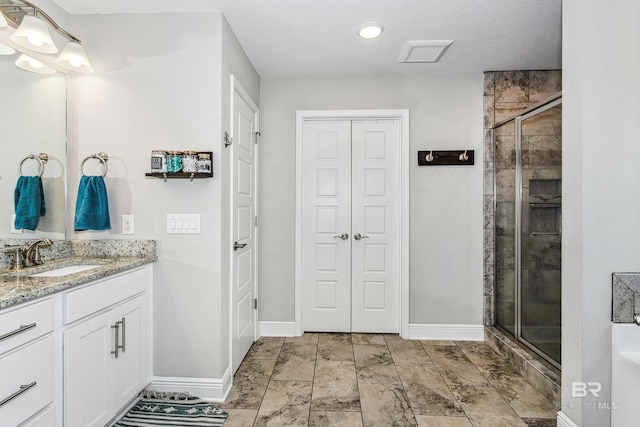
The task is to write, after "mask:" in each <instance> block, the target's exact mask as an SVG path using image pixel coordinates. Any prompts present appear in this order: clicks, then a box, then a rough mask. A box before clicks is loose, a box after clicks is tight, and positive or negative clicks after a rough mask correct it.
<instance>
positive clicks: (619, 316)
mask: <svg viewBox="0 0 640 427" xmlns="http://www.w3.org/2000/svg"><path fill="white" fill-rule="evenodd" d="M612 287H613V289H612V295H613V298H612V307H611V321H612V322H614V323H633V322H634V318H633V317H634V315H635V314H640V273H613V275H612Z"/></svg>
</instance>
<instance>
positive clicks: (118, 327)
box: [111, 322, 120, 359]
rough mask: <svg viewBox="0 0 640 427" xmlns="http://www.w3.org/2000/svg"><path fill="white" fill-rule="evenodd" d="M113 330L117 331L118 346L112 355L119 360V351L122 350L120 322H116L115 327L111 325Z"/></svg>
mask: <svg viewBox="0 0 640 427" xmlns="http://www.w3.org/2000/svg"><path fill="white" fill-rule="evenodd" d="M111 329H115V330H116V333H115V337H116V338H115V340H116V345H115V350H112V351H111V354H115V356H116V359H117V358H118V350H119V349H120V322H116V323H115V325H111Z"/></svg>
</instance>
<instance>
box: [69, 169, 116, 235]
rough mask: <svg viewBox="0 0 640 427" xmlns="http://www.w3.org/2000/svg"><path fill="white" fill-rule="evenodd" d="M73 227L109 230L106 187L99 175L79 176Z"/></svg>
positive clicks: (82, 229) (78, 229)
mask: <svg viewBox="0 0 640 427" xmlns="http://www.w3.org/2000/svg"><path fill="white" fill-rule="evenodd" d="M73 228H74V229H75V230H76V231H84V230H109V229H110V228H111V222H110V221H109V199H108V198H107V187H106V186H105V185H104V179H103V178H102V177H101V176H83V177H82V178H80V185H79V186H78V199H77V200H76V216H75V220H74V222H73Z"/></svg>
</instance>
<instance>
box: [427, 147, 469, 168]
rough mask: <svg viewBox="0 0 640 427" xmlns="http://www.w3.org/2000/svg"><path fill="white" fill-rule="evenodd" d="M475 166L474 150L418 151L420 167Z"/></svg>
mask: <svg viewBox="0 0 640 427" xmlns="http://www.w3.org/2000/svg"><path fill="white" fill-rule="evenodd" d="M473 164H474V150H449V151H436V150H428V151H418V166H466V165H473Z"/></svg>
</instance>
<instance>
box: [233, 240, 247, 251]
mask: <svg viewBox="0 0 640 427" xmlns="http://www.w3.org/2000/svg"><path fill="white" fill-rule="evenodd" d="M245 246H247V244H246V243H238V242H233V250H234V251H237V250H238V249H242V248H244V247H245Z"/></svg>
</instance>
